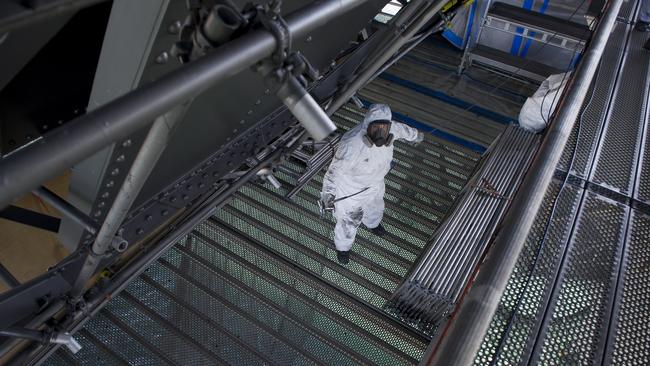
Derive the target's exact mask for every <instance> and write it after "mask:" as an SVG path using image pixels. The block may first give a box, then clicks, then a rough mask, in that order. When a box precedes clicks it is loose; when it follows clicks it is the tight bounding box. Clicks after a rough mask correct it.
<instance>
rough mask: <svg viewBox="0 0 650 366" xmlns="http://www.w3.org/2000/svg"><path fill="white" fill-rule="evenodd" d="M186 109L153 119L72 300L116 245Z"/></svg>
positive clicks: (175, 109)
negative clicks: (130, 211)
mask: <svg viewBox="0 0 650 366" xmlns="http://www.w3.org/2000/svg"><path fill="white" fill-rule="evenodd" d="M188 105H189V102H188V103H185V104H182V105H179V106H176V107H174V108H173V109H172V110H171V111H169V112H168V113H165V114H164V115H162V116H160V117H158V118H156V121H155V122H154V123H153V125H152V126H151V128H150V129H149V132H148V133H147V137H146V138H145V140H144V143H142V146H141V147H140V150H139V151H138V155H137V156H136V157H135V160H134V161H133V164H132V165H131V168H130V169H129V173H128V174H127V176H126V178H124V182H123V183H122V186H121V187H120V191H119V192H118V193H117V196H116V197H115V201H114V202H113V204H112V205H111V208H110V209H109V210H108V213H107V214H106V218H105V219H104V222H103V223H102V226H101V228H100V229H99V232H98V233H97V237H96V238H95V241H94V242H93V245H92V247H91V248H90V250H89V251H88V253H87V254H86V258H85V260H84V264H83V266H82V267H81V270H80V272H79V276H78V277H77V278H76V280H75V283H74V285H73V287H72V291H71V296H72V298H73V299H76V298H78V297H79V296H80V295H81V294H82V292H83V289H84V287H85V285H86V282H87V281H88V279H90V277H92V276H93V275H94V273H95V271H96V270H97V267H98V266H99V263H100V261H101V260H102V259H103V257H104V255H105V254H106V252H107V251H108V250H109V248H111V246H112V245H113V243H114V242H116V234H117V231H118V229H119V228H120V225H122V221H124V218H125V217H126V215H127V214H128V213H129V210H130V209H131V205H133V202H134V201H135V199H136V197H138V194H140V190H141V189H142V187H143V186H144V183H145V182H146V181H147V178H149V174H151V171H153V168H154V167H155V166H156V163H157V162H158V159H159V158H160V156H161V155H162V153H163V152H164V151H165V148H166V147H167V143H168V142H169V140H170V138H171V136H172V132H173V131H174V129H175V127H176V126H177V125H178V123H179V122H180V121H181V120H182V119H183V117H184V115H185V112H186V111H187V107H188ZM117 242H118V245H119V246H121V247H118V248H117V249H118V250H124V249H126V245H128V244H127V243H124V241H123V240H122V239H117Z"/></svg>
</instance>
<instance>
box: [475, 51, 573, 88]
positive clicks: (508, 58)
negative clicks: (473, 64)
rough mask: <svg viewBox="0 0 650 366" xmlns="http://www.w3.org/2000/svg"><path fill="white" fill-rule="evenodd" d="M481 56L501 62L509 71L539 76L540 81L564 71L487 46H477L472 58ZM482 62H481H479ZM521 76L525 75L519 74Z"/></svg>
mask: <svg viewBox="0 0 650 366" xmlns="http://www.w3.org/2000/svg"><path fill="white" fill-rule="evenodd" d="M475 56H479V57H484V58H486V59H489V60H493V61H496V62H499V63H501V64H503V65H505V66H508V67H510V70H509V71H512V72H515V71H522V70H523V71H527V72H528V73H530V74H533V75H537V76H539V77H538V79H539V80H543V79H545V78H547V77H548V76H549V75H553V74H560V73H562V70H559V69H556V68H554V67H552V66H548V65H545V64H543V63H540V62H537V61H535V60H531V59H522V58H521V57H517V56H513V55H511V54H510V53H508V52H504V51H501V50H497V49H495V48H492V47H488V46H485V45H480V44H479V45H477V46H476V48H474V50H472V57H475ZM479 61H480V60H479ZM519 73H520V74H523V73H521V72H519Z"/></svg>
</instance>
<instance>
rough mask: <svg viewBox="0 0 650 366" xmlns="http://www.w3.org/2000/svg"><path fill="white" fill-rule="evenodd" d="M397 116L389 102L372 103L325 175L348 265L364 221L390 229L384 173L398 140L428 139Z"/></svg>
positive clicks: (340, 254) (327, 204)
mask: <svg viewBox="0 0 650 366" xmlns="http://www.w3.org/2000/svg"><path fill="white" fill-rule="evenodd" d="M391 118H392V114H391V111H390V108H389V107H388V106H387V105H385V104H373V105H372V106H370V108H369V109H368V112H367V113H366V115H365V118H364V120H363V122H362V123H360V124H359V125H357V126H355V127H354V128H352V129H350V130H349V131H348V132H346V133H345V134H344V135H343V136H342V137H341V142H340V144H339V147H338V149H337V150H336V153H335V154H334V158H333V159H332V163H331V164H330V166H329V169H328V170H327V173H326V174H325V177H324V179H323V190H322V191H321V202H320V204H321V207H323V208H324V209H326V210H331V209H333V211H334V212H333V213H334V217H335V218H336V227H335V228H334V244H335V246H336V252H337V259H338V261H339V262H340V263H342V264H347V263H348V262H349V253H350V249H351V248H352V243H353V242H354V237H355V236H356V233H357V228H358V227H359V225H360V224H361V223H363V224H364V225H365V226H366V227H367V228H368V229H370V231H372V232H373V233H374V234H376V235H380V236H381V235H383V234H385V232H386V231H385V229H384V228H383V227H382V226H381V219H382V217H383V216H384V192H385V186H384V176H386V174H388V172H389V171H390V168H391V162H392V160H393V141H394V140H406V141H408V142H411V143H413V144H417V143H419V142H421V141H422V140H423V139H424V135H423V134H422V132H419V131H418V130H417V129H415V128H412V127H409V126H406V125H404V124H402V123H398V122H392V120H391Z"/></svg>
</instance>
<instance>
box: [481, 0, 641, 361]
mask: <svg viewBox="0 0 650 366" xmlns="http://www.w3.org/2000/svg"><path fill="white" fill-rule="evenodd" d="M628 3H631V5H630V6H627V7H625V6H624V9H623V11H622V13H621V14H622V15H625V14H628V13H629V10H630V8H633V5H635V4H636V3H635V2H628ZM625 12H628V13H625ZM625 19H627V17H623V18H621V19H620V20H619V23H618V24H617V25H616V29H615V31H614V32H613V33H612V36H611V38H610V41H609V43H608V46H607V48H606V51H605V55H604V57H603V60H602V62H601V65H600V68H599V71H598V75H597V76H596V81H595V82H594V84H593V85H592V89H591V91H590V94H591V95H590V96H589V97H588V100H587V101H586V102H585V104H584V105H583V113H582V118H580V119H579V120H578V121H577V123H576V129H574V131H573V134H572V136H571V142H572V143H570V144H569V145H568V146H567V148H566V149H565V151H564V156H563V159H562V161H561V163H560V165H559V166H558V169H559V170H560V171H561V172H563V174H560V176H561V177H562V179H564V174H566V173H565V172H567V171H568V172H569V176H568V177H567V180H566V181H560V180H558V181H555V182H554V183H553V184H552V186H551V188H550V189H549V190H548V191H547V193H546V194H547V196H546V198H545V201H544V204H543V208H542V209H541V210H540V212H539V213H538V215H537V218H536V222H535V226H534V228H533V230H532V232H531V233H530V235H529V238H528V241H527V243H526V246H525V248H524V250H523V252H522V254H521V256H520V257H519V259H518V262H517V267H516V270H515V272H514V273H513V275H512V277H511V278H510V281H509V283H508V287H507V290H506V292H505V294H504V296H503V298H502V299H501V303H500V306H499V310H498V312H497V314H496V315H495V317H494V318H493V321H492V324H491V327H490V331H489V332H488V335H487V337H486V338H485V340H484V342H483V345H482V348H481V352H480V354H479V355H477V358H476V360H475V363H476V364H477V365H494V364H498V365H524V364H534V365H537V364H541V365H558V364H561V365H565V364H566V365H600V364H603V365H610V364H611V365H647V364H649V363H650V342H649V341H648V339H650V338H649V337H650V336H649V334H648V331H647V329H648V327H647V324H648V319H650V314H649V313H648V307H649V306H650V292H649V291H648V289H647V280H648V278H649V276H650V267H648V255H647V248H650V233H649V232H648V230H649V228H650V224H649V223H650V219H649V216H648V212H649V211H648V206H644V204H643V203H644V201H645V198H644V197H647V196H646V195H645V193H644V192H645V188H644V187H646V186H648V185H650V183H649V182H650V181H649V180H648V179H649V178H650V176H649V175H648V173H647V170H646V169H647V167H648V166H647V165H646V161H647V160H646V159H647V156H648V154H647V151H648V149H647V141H648V140H647V135H648V115H647V114H648V112H647V111H648V87H649V80H648V73H649V68H650V54H649V53H648V52H647V51H644V50H643V49H642V45H643V42H644V41H645V39H646V38H647V35H646V34H644V33H640V32H636V31H634V30H632V27H631V26H630V25H628V24H626V23H625V22H624V20H625ZM576 140H577V144H576ZM558 192H560V193H559V196H558Z"/></svg>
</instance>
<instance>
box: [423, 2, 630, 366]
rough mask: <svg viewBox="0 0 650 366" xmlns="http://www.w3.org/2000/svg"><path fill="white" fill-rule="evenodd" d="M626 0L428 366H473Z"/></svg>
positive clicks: (579, 75) (608, 18)
mask: <svg viewBox="0 0 650 366" xmlns="http://www.w3.org/2000/svg"><path fill="white" fill-rule="evenodd" d="M622 3H623V0H612V1H610V3H609V4H608V7H607V9H606V10H605V12H604V15H603V18H602V19H601V21H600V22H599V24H598V28H597V29H596V31H595V32H594V36H593V39H592V41H591V45H590V47H589V48H588V49H587V50H586V52H585V54H584V57H583V59H582V61H581V63H580V66H579V67H578V69H577V70H576V72H575V76H574V78H573V79H572V80H571V84H570V85H569V87H568V88H567V92H566V94H565V98H564V100H563V101H562V105H561V106H560V107H559V108H558V111H557V114H556V118H554V120H553V123H552V124H551V126H550V127H549V130H548V132H547V133H546V136H545V138H544V141H543V142H542V145H541V147H540V149H539V150H538V152H537V154H536V156H535V160H534V161H533V163H532V164H531V167H530V169H529V170H528V173H527V174H526V177H525V178H524V181H523V182H522V185H521V186H522V187H523V188H522V190H521V191H520V192H519V193H518V194H517V195H516V196H515V197H514V200H513V202H512V206H511V208H510V210H509V211H508V213H507V215H506V217H505V218H504V220H503V225H502V227H503V229H502V230H501V232H500V233H499V234H498V236H497V237H496V238H495V240H494V243H493V245H492V250H491V251H490V252H489V253H488V255H487V257H486V259H485V261H484V262H483V264H482V266H481V267H480V269H479V272H478V275H477V276H476V279H475V281H474V283H473V284H472V287H471V288H470V290H469V292H468V293H467V295H466V296H465V299H464V300H463V302H462V304H461V306H460V308H459V310H458V311H457V313H456V315H455V316H454V319H452V320H451V321H450V325H449V326H448V328H447V329H445V330H444V334H443V335H442V336H441V338H440V340H439V342H438V343H437V344H433V343H432V344H431V346H430V349H429V351H428V352H427V357H426V358H425V359H423V361H422V363H421V364H424V365H472V364H473V363H474V359H475V357H476V354H477V353H478V351H479V349H480V347H481V343H482V342H483V338H484V336H485V334H486V333H487V331H488V328H489V327H490V323H491V322H492V318H493V316H494V314H495V312H496V310H497V307H498V305H499V302H500V300H501V296H502V294H503V292H504V291H505V288H506V285H507V284H508V280H509V279H510V275H511V274H512V272H513V270H514V267H515V264H516V262H517V259H518V258H519V254H520V253H521V250H522V248H523V245H524V243H525V241H526V238H527V237H528V233H529V231H530V229H531V227H532V224H533V222H534V220H535V217H536V214H537V211H538V210H539V208H540V207H541V204H542V201H543V199H544V195H545V194H546V190H547V188H548V186H549V184H550V182H551V180H552V178H553V174H554V172H555V167H556V166H557V164H558V162H559V161H560V158H561V157H562V153H563V151H564V147H565V145H566V143H567V141H568V139H569V136H570V134H571V131H572V130H573V126H574V124H575V122H576V119H577V117H578V114H579V113H580V109H581V107H582V103H583V102H584V100H585V98H586V96H587V93H588V90H589V85H590V84H591V82H592V79H593V78H594V76H595V73H596V70H597V68H598V65H599V63H600V59H601V57H602V54H603V52H604V49H605V45H606V44H607V41H608V39H609V36H610V34H611V32H612V29H613V27H614V25H615V23H616V18H617V16H618V12H619V10H620V8H621V5H622Z"/></svg>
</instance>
